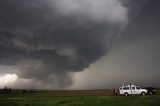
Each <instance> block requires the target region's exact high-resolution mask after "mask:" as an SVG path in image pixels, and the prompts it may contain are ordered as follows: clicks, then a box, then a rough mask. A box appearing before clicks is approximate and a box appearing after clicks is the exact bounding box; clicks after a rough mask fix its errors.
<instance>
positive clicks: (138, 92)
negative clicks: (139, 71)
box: [135, 86, 141, 94]
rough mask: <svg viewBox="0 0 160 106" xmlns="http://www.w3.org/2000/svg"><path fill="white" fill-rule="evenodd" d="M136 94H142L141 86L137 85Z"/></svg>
mask: <svg viewBox="0 0 160 106" xmlns="http://www.w3.org/2000/svg"><path fill="white" fill-rule="evenodd" d="M135 92H136V94H141V88H140V87H139V86H136V91H135Z"/></svg>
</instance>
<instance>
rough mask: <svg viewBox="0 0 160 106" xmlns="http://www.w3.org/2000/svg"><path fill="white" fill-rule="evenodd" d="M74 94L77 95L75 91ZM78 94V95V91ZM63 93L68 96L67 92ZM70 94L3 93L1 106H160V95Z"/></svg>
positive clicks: (0, 97)
mask: <svg viewBox="0 0 160 106" xmlns="http://www.w3.org/2000/svg"><path fill="white" fill-rule="evenodd" d="M72 92H74V93H75V91H72ZM76 92H77V94H78V91H76ZM79 92H80V91H79ZM95 92H96V94H97V93H98V92H97V91H95ZM63 93H64V94H65V93H66V94H67V91H65V92H63ZM70 93H71V92H70ZM70 93H68V95H64V96H62V95H58V94H61V93H60V92H59V93H57V95H55V94H54V92H45V93H44V92H43V93H40V92H39V93H12V94H7V93H4V94H3V93H2V94H0V106H160V95H151V96H128V97H124V96H111V95H109V96H107V95H105V96H101V95H98V96H97V95H96V96H93V95H91V96H84V95H83V96H81V95H80V96H74V94H72V95H71V96H69V94H70ZM80 93H82V92H80ZM86 93H87V92H86ZM91 93H92V92H91ZM77 94H75V95H77ZM88 94H89V93H88Z"/></svg>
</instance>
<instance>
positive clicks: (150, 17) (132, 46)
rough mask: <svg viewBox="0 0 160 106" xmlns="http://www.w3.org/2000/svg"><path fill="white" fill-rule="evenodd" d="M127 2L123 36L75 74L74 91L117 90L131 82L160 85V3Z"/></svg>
mask: <svg viewBox="0 0 160 106" xmlns="http://www.w3.org/2000/svg"><path fill="white" fill-rule="evenodd" d="M126 1H127V4H125V5H126V6H127V7H128V8H129V23H128V25H127V27H126V29H125V30H123V33H122V35H123V36H122V37H121V38H120V39H119V40H118V41H117V42H116V44H115V46H114V47H113V48H112V50H111V51H110V52H109V53H108V54H107V55H105V56H104V57H103V58H102V59H101V60H99V61H98V62H96V63H94V64H92V65H91V66H90V68H88V69H86V70H85V71H83V72H80V73H75V75H74V76H75V77H74V81H73V82H74V84H73V88H74V89H79V88H81V89H93V88H94V89H102V88H103V89H106V88H108V87H110V88H113V87H116V88H117V87H118V86H121V85H123V84H131V83H132V84H139V85H142V86H155V87H159V86H160V85H159V82H160V79H159V75H160V30H159V29H160V21H159V19H160V13H159V10H160V1H159V0H123V2H124V3H126ZM97 70H98V71H97ZM95 77H96V79H95Z"/></svg>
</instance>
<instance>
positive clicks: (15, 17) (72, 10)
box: [0, 0, 128, 88]
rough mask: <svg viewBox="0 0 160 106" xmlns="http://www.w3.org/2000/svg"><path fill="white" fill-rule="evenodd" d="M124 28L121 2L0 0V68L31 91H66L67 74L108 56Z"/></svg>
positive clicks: (69, 82) (104, 0) (124, 9)
mask: <svg viewBox="0 0 160 106" xmlns="http://www.w3.org/2000/svg"><path fill="white" fill-rule="evenodd" d="M127 22H128V19H127V9H126V8H125V7H124V6H123V5H122V3H121V2H120V1H119V0H101V1H98V0H86V1H80V0H65V1H64V0H45V1H44V0H38V1H37V0H36V1H33V0H27V1H24V0H23V1H22V0H14V1H10V0H1V1H0V50H1V51H0V64H1V65H4V66H9V67H14V68H15V69H17V70H16V71H15V70H14V71H10V72H8V73H16V74H17V75H18V76H19V77H20V78H25V79H31V80H32V83H33V84H32V85H36V84H37V83H40V84H38V85H40V86H41V87H42V86H44V85H43V84H44V83H45V84H46V85H47V83H48V85H50V86H49V87H57V88H58V87H65V86H68V85H69V84H71V83H72V82H71V80H70V76H69V75H68V73H70V72H77V71H82V70H83V69H84V68H86V67H89V66H90V64H91V63H93V62H95V61H97V60H98V59H100V57H101V56H103V55H104V54H105V53H107V51H109V50H110V47H111V45H112V44H113V42H115V40H116V39H117V38H118V37H119V33H120V32H121V31H122V29H124V27H125V25H126V23H127ZM1 73H5V72H4V71H1ZM44 88H45V87H44Z"/></svg>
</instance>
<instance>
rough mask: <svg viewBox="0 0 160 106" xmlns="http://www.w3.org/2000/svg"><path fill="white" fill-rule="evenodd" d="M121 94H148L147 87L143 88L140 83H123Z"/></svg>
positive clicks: (120, 89)
mask: <svg viewBox="0 0 160 106" xmlns="http://www.w3.org/2000/svg"><path fill="white" fill-rule="evenodd" d="M119 94H120V95H125V96H128V95H146V94H147V89H142V88H141V87H140V86H138V85H123V86H121V87H120V88H119Z"/></svg>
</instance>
